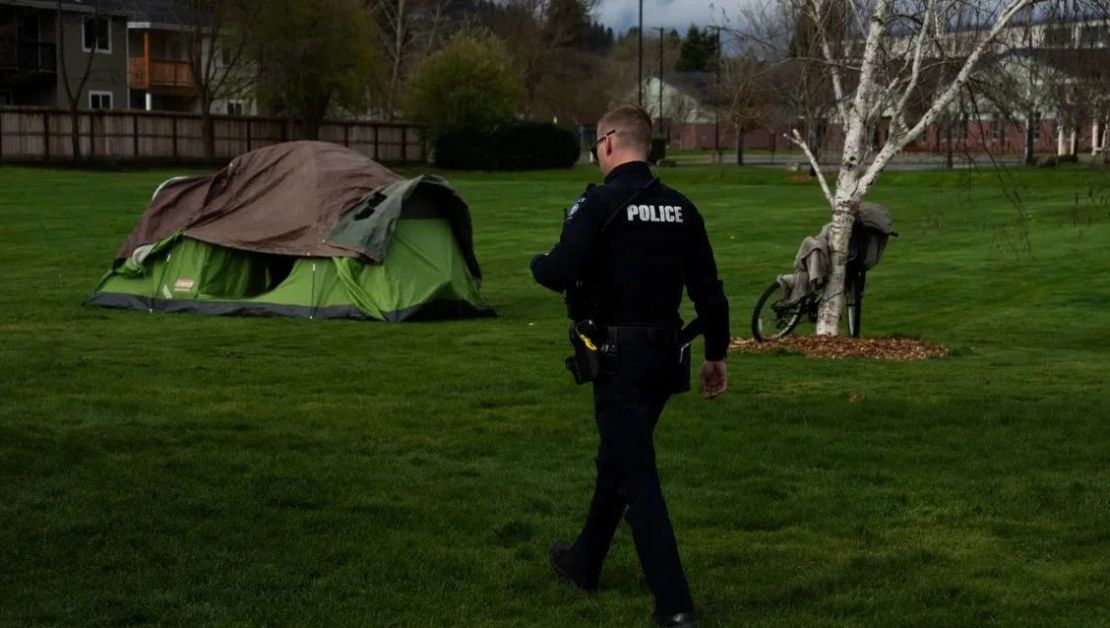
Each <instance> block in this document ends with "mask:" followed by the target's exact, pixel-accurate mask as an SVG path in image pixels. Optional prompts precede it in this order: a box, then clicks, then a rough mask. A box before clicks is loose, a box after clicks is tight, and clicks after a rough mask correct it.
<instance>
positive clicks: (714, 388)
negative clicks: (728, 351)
mask: <svg viewBox="0 0 1110 628" xmlns="http://www.w3.org/2000/svg"><path fill="white" fill-rule="evenodd" d="M727 388H728V364H727V363H726V362H725V361H724V360H719V361H717V362H711V361H709V360H706V361H705V363H704V364H702V365H701V375H699V376H698V390H700V391H701V396H702V397H704V398H706V399H713V398H716V397H720V396H721V395H722V394H724V392H725V390H726V389H727Z"/></svg>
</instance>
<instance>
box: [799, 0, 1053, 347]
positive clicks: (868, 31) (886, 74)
mask: <svg viewBox="0 0 1110 628" xmlns="http://www.w3.org/2000/svg"><path fill="white" fill-rule="evenodd" d="M791 1H793V2H798V3H800V5H801V7H802V9H803V10H804V11H806V12H808V14H809V15H810V17H811V18H812V23H813V24H814V25H815V26H816V30H817V38H818V44H819V46H818V47H819V49H820V58H821V60H822V61H823V63H824V64H825V66H826V67H827V69H828V73H829V77H830V79H831V82H832V87H833V92H834V94H835V102H836V113H837V115H838V118H839V120H840V123H841V126H842V128H843V131H844V148H843V153H842V155H841V158H840V165H839V168H838V171H837V174H836V179H835V183H834V184H832V183H830V181H828V180H827V179H826V177H825V176H824V174H823V173H822V172H821V169H820V166H819V164H818V163H817V159H816V158H815V157H814V155H813V152H812V150H811V149H810V146H809V144H808V143H807V141H806V138H804V137H803V136H802V135H801V134H800V133H799V132H797V131H796V130H795V131H793V132H792V133H791V134H790V135H789V136H788V139H790V140H791V141H792V142H794V143H795V144H797V145H798V147H799V148H801V150H802V151H803V152H804V153H805V154H806V156H807V158H808V159H809V161H810V163H811V165H812V166H813V168H814V170H815V171H816V172H817V179H818V182H819V184H820V186H821V191H822V193H823V195H824V197H825V200H826V201H827V202H828V204H829V207H830V208H831V210H832V226H831V229H830V231H829V253H830V257H831V262H832V274H831V277H830V278H829V281H828V283H827V284H826V287H825V292H824V299H823V300H822V303H821V308H820V311H819V312H818V319H817V333H818V334H819V335H836V334H837V331H838V327H839V322H840V314H841V311H842V309H843V304H844V283H845V265H846V262H847V258H848V240H849V236H850V235H851V229H852V223H853V221H854V219H855V216H856V213H857V210H858V209H859V205H860V202H861V201H862V200H863V198H864V196H865V195H866V194H867V193H868V192H869V191H870V190H871V188H872V186H874V184H875V182H876V181H877V180H878V178H879V176H880V175H881V174H882V172H883V169H884V168H885V167H886V166H887V164H889V163H890V160H891V158H893V157H894V156H895V155H897V154H898V153H899V152H900V151H901V150H902V149H903V148H905V147H906V146H907V145H908V144H910V143H911V142H913V141H915V140H917V138H918V137H920V136H921V135H922V134H923V133H924V132H925V131H926V130H927V129H928V128H929V127H930V126H931V125H932V124H934V122H936V121H937V120H938V118H939V117H940V116H941V115H942V114H943V113H944V112H945V111H946V110H947V108H948V107H949V106H950V105H951V104H952V103H953V101H954V100H955V98H956V97H957V95H958V94H959V93H960V91H961V90H962V89H964V87H965V86H966V85H967V83H968V81H969V80H970V78H971V76H972V73H973V72H974V70H975V69H976V67H977V66H978V65H979V63H980V61H982V60H983V59H984V58H985V57H987V56H988V55H990V54H992V53H993V52H995V51H996V50H997V48H998V47H999V45H1000V44H999V42H1000V35H1001V34H1002V33H1003V31H1004V30H1005V29H1006V28H1007V27H1008V26H1010V25H1011V23H1012V22H1013V21H1014V18H1015V17H1016V16H1018V15H1020V14H1022V12H1023V11H1030V10H1032V8H1033V7H1035V5H1037V4H1038V3H1040V2H1042V1H1043V0H1002V1H999V0H978V1H976V0H791ZM969 7H971V8H973V10H975V11H976V12H977V13H979V14H980V15H981V16H982V17H983V19H982V20H980V23H982V24H984V25H986V26H987V28H985V29H983V30H980V31H978V33H977V35H976V38H975V39H974V40H973V41H972V43H971V45H970V46H969V48H970V49H969V50H968V51H967V52H966V56H964V55H961V57H962V62H961V63H959V65H958V67H959V70H958V72H956V74H955V76H954V77H952V78H950V79H949V80H947V81H946V82H945V83H943V84H938V85H936V86H932V88H931V89H924V88H925V87H927V86H924V85H922V79H923V77H924V76H925V75H926V74H927V72H926V70H927V68H928V66H929V65H930V64H932V63H935V62H936V60H937V59H938V58H939V59H941V60H944V59H946V57H947V51H946V45H945V43H946V41H947V40H948V39H949V38H950V36H951V35H952V28H951V25H952V23H953V21H954V18H955V17H956V16H957V15H958V14H959V13H960V12H961V11H966V10H968V8H969ZM840 20H844V22H843V23H841V22H840ZM838 30H839V32H842V33H844V36H843V37H837V36H836V32H837V31H838ZM915 101H916V102H915ZM918 111H919V112H920V114H919V115H915V113H916V112H918ZM882 127H886V131H887V133H886V139H885V141H884V142H882V143H880V144H878V146H877V147H876V146H875V145H874V144H873V140H874V137H875V133H876V130H879V129H881V128H882Z"/></svg>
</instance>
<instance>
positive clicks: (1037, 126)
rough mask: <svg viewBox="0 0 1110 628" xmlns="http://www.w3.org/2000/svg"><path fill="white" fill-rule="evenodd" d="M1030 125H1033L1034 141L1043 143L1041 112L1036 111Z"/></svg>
mask: <svg viewBox="0 0 1110 628" xmlns="http://www.w3.org/2000/svg"><path fill="white" fill-rule="evenodd" d="M1029 124H1031V125H1033V141H1034V142H1039V141H1041V112H1040V111H1034V112H1033V117H1032V118H1030V120H1029Z"/></svg>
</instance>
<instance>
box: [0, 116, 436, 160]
mask: <svg viewBox="0 0 1110 628" xmlns="http://www.w3.org/2000/svg"><path fill="white" fill-rule="evenodd" d="M212 120H213V135H214V137H215V155H214V158H213V159H206V158H205V155H204V134H203V122H202V120H201V117H200V116H199V115H196V114H187V113H167V112H146V111H82V112H80V113H79V114H78V117H77V124H78V133H79V136H80V144H81V159H82V160H83V161H86V162H90V161H91V162H135V163H158V162H173V163H201V162H207V161H216V162H226V161H228V160H230V159H231V158H233V157H235V156H237V155H241V154H243V153H245V152H248V151H251V150H254V149H256V148H261V147H263V146H269V145H271V144H277V143H279V142H286V141H291V140H297V139H303V138H304V134H303V130H302V129H301V126H300V125H299V124H298V123H296V122H294V121H292V120H289V119H285V118H262V117H253V116H224V115H214V116H212ZM72 129H73V118H72V117H71V116H70V114H69V112H68V111H66V110H64V109H45V108H38V107H0V162H8V163H72V162H74V158H73V140H72V137H71V131H72ZM318 139H320V140H321V141H325V142H334V143H336V144H341V145H343V146H347V147H350V148H352V149H354V150H357V151H358V152H360V153H362V154H364V155H366V156H367V157H370V158H371V159H374V160H376V161H380V162H383V163H392V164H403V163H423V162H425V161H427V155H426V152H425V151H426V149H425V141H424V129H423V127H419V126H415V125H411V124H401V123H386V122H363V121H357V120H351V121H330V120H329V121H327V122H325V123H323V124H322V125H321V126H320V132H319V138H318Z"/></svg>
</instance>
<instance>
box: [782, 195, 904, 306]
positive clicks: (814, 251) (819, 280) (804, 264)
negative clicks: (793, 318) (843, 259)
mask: <svg viewBox="0 0 1110 628" xmlns="http://www.w3.org/2000/svg"><path fill="white" fill-rule="evenodd" d="M856 225H859V226H861V227H864V228H867V229H871V230H874V231H876V232H879V233H885V234H890V233H891V227H892V221H891V219H890V212H888V211H887V209H886V208H885V207H883V206H882V205H879V204H878V203H860V206H859V211H858V213H857V215H856V220H855V221H854V222H853V230H855V229H856V228H857V227H856ZM831 229H832V223H831V222H830V223H827V224H826V225H825V226H824V227H821V232H820V233H818V234H817V235H815V236H808V237H807V238H806V239H804V240H802V245H801V246H800V247H798V253H797V254H796V255H795V256H794V272H793V273H791V274H787V275H779V278H778V282H779V285H780V286H782V289H783V291H784V292H785V293H786V299H785V300H784V302H783V303H784V304H785V305H793V304H795V303H797V302H798V301H801V300H802V299H803V298H805V296H806V295H807V294H810V293H812V292H814V291H816V290H818V289H819V288H820V287H821V286H822V285H824V283H825V282H826V281H828V279H829V275H830V274H832V262H831V256H830V254H829V231H830V230H831ZM881 252H882V251H881V248H880V250H879V252H878V253H879V254H881ZM876 262H877V260H876ZM865 268H866V266H865Z"/></svg>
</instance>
